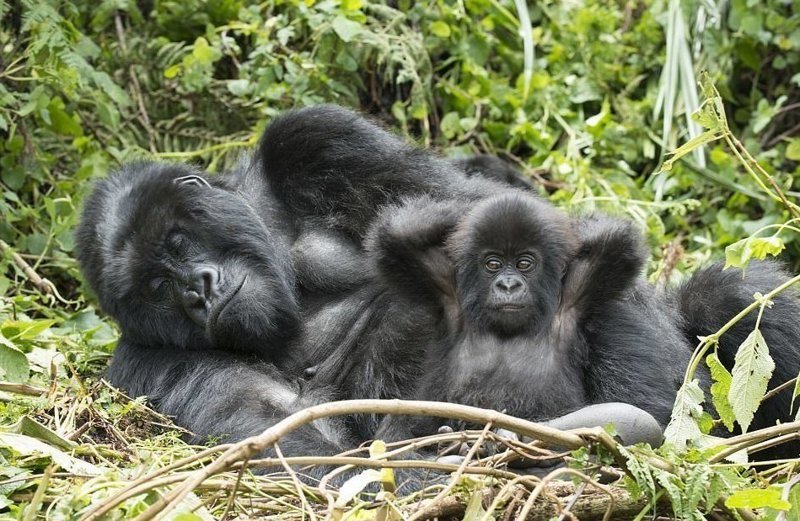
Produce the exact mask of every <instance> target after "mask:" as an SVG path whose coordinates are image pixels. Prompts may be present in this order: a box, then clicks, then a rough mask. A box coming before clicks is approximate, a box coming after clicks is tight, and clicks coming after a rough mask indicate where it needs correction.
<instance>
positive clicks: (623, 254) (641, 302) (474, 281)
mask: <svg viewBox="0 0 800 521" xmlns="http://www.w3.org/2000/svg"><path fill="white" fill-rule="evenodd" d="M411 230H415V231H416V233H411ZM370 237H371V239H370V240H371V248H372V250H373V252H374V258H375V262H376V264H377V270H378V272H379V273H380V276H381V278H382V279H383V280H384V281H385V283H386V284H387V285H393V286H394V287H395V288H397V291H405V292H406V295H407V298H408V299H409V300H421V301H424V302H425V303H426V305H427V306H428V307H429V308H433V309H437V310H438V312H439V314H441V315H443V316H445V317H447V319H446V320H445V324H446V326H445V328H444V331H443V332H441V333H443V334H440V336H439V338H438V339H437V341H435V342H434V345H432V346H431V347H430V348H429V357H428V359H427V362H426V366H427V368H426V376H425V377H424V379H423V380H422V382H421V383H420V384H419V385H418V388H417V392H416V393H415V394H414V396H415V397H416V398H420V399H434V400H445V401H451V402H456V403H464V404H468V405H475V406H479V407H486V408H492V409H497V410H505V411H507V412H508V413H510V414H513V415H515V416H519V417H522V418H527V419H532V420H544V419H550V418H554V417H558V416H560V415H563V414H566V413H569V412H571V411H575V410H577V409H580V408H582V407H585V406H587V405H590V404H598V403H604V402H625V403H628V404H631V405H634V406H636V407H638V408H640V409H643V410H644V411H647V412H649V413H650V414H652V415H653V416H654V417H655V418H656V419H657V420H658V422H659V423H660V424H661V425H666V423H667V422H668V420H669V414H670V411H671V406H672V401H673V400H674V396H675V392H676V390H677V388H678V385H679V384H680V378H681V376H682V368H683V367H685V363H686V362H687V361H688V358H689V354H690V352H691V351H690V349H689V347H688V346H687V344H686V342H685V340H684V338H683V336H682V335H681V332H680V331H679V330H678V327H677V322H676V320H674V318H673V316H672V315H671V313H670V309H669V308H668V307H667V306H666V304H665V303H664V302H662V301H661V300H659V299H657V298H656V297H655V296H654V295H653V294H652V291H651V290H650V288H649V287H648V286H647V285H646V283H645V282H644V281H643V280H642V279H641V278H640V276H639V274H640V272H641V269H642V267H643V264H644V259H645V257H644V252H643V247H642V244H641V239H640V238H639V234H637V233H635V231H634V230H633V229H632V226H631V225H630V223H627V222H624V221H616V220H612V219H609V218H602V217H599V216H595V217H587V218H583V219H578V220H572V219H570V218H568V217H567V216H565V215H563V214H561V213H559V212H558V211H556V210H555V209H553V208H552V207H550V206H549V205H548V204H546V203H544V202H542V201H541V200H539V199H537V198H535V197H532V196H529V195H524V194H519V193H516V194H504V195H500V196H495V197H491V198H487V199H485V200H483V201H481V202H479V203H478V204H476V205H472V206H469V207H468V206H464V205H459V204H457V203H456V204H454V203H439V204H438V205H437V204H435V203H432V202H431V201H429V200H417V201H410V202H408V203H406V205H405V206H403V207H400V208H391V209H389V210H388V211H386V212H384V214H383V217H382V219H381V220H380V221H379V222H378V223H377V225H376V227H375V228H374V230H373V232H372V234H371V236H370ZM415 280H416V281H417V283H416V284H415V283H414V281H415ZM601 368H602V369H601ZM437 425H438V423H437V422H436V421H435V420H430V419H419V420H417V419H412V420H408V419H404V418H403V419H397V418H393V419H389V420H387V422H386V424H384V425H383V426H382V427H381V431H380V432H379V435H380V436H385V437H390V438H394V437H396V436H399V437H404V436H410V435H421V434H429V433H431V432H433V430H435V428H436V427H437Z"/></svg>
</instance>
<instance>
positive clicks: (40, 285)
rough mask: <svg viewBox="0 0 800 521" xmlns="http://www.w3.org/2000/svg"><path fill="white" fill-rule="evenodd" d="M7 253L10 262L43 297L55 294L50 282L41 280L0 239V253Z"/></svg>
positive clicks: (29, 266)
mask: <svg viewBox="0 0 800 521" xmlns="http://www.w3.org/2000/svg"><path fill="white" fill-rule="evenodd" d="M6 252H8V253H9V254H10V255H11V260H13V261H14V264H16V265H17V267H18V268H19V269H21V270H22V272H23V273H24V274H25V277H26V278H27V279H28V280H29V281H30V283H31V284H33V285H34V286H36V289H38V290H39V291H41V292H42V293H44V294H45V295H53V294H55V293H57V292H56V287H55V286H54V285H53V283H52V282H50V281H49V280H47V279H45V278H42V277H41V276H40V275H39V274H38V273H36V271H34V269H33V268H31V265H30V264H28V263H27V262H26V261H25V259H23V258H22V257H20V256H19V254H18V253H17V252H15V251H14V250H13V249H12V248H11V246H9V245H8V243H7V242H6V241H4V240H2V239H0V253H6Z"/></svg>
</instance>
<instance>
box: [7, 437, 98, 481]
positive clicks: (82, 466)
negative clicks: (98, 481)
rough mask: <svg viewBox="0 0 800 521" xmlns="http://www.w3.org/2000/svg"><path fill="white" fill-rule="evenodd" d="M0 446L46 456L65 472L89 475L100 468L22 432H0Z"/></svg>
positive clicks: (17, 451) (94, 474)
mask: <svg viewBox="0 0 800 521" xmlns="http://www.w3.org/2000/svg"><path fill="white" fill-rule="evenodd" d="M0 446H3V447H7V448H9V449H11V450H13V451H14V452H16V453H18V454H22V455H23V456H33V455H44V456H47V457H48V458H50V459H51V460H52V461H53V463H56V464H57V465H58V466H60V467H61V468H63V469H64V470H66V471H67V472H74V473H76V474H88V475H90V476H96V475H98V474H100V469H99V468H98V467H95V466H94V465H92V464H91V463H89V462H86V461H83V460H79V459H77V458H74V457H72V456H70V455H69V454H66V453H65V452H63V451H61V450H59V449H57V448H55V447H53V446H51V445H48V444H47V443H44V442H43V441H40V440H37V439H36V438H32V437H30V436H25V435H23V434H14V433H11V432H0Z"/></svg>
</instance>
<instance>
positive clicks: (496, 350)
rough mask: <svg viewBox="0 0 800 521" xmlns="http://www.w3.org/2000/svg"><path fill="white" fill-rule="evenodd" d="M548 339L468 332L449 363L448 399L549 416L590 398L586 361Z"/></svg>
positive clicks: (530, 416)
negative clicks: (473, 334) (584, 370)
mask: <svg viewBox="0 0 800 521" xmlns="http://www.w3.org/2000/svg"><path fill="white" fill-rule="evenodd" d="M560 344H561V343H560V342H555V343H554V342H552V341H548V340H547V339H530V338H524V339H523V338H511V339H499V338H496V337H493V336H484V335H476V336H472V337H470V336H468V337H466V338H464V340H463V341H462V342H461V343H460V345H458V346H456V349H454V350H453V351H451V353H450V355H449V360H448V363H447V367H448V372H449V378H447V380H448V382H449V383H450V384H451V385H449V386H448V389H446V390H445V394H446V395H448V400H451V401H454V402H457V403H462V404H465V405H473V406H476V407H483V408H490V409H496V410H499V411H506V412H507V413H509V414H512V415H514V416H520V417H523V418H527V419H543V418H548V417H551V416H553V415H557V414H561V413H563V412H565V411H568V410H572V409H575V408H577V407H580V406H582V405H584V404H585V403H586V396H585V395H586V393H585V390H584V382H583V367H582V366H581V365H580V364H579V363H576V361H575V360H574V358H573V357H572V356H570V355H572V354H573V353H570V352H569V350H568V349H565V347H568V346H562V345H560Z"/></svg>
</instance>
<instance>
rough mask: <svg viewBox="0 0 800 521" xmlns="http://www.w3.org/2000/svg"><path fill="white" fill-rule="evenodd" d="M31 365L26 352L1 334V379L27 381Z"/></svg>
mask: <svg viewBox="0 0 800 521" xmlns="http://www.w3.org/2000/svg"><path fill="white" fill-rule="evenodd" d="M29 371H30V365H29V364H28V357H26V356H25V353H23V352H22V351H20V350H19V349H17V348H16V347H15V346H14V344H12V343H11V342H10V341H9V340H7V339H6V338H5V337H3V336H2V335H0V372H2V374H0V380H5V381H6V382H25V381H27V380H28V373H29Z"/></svg>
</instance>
